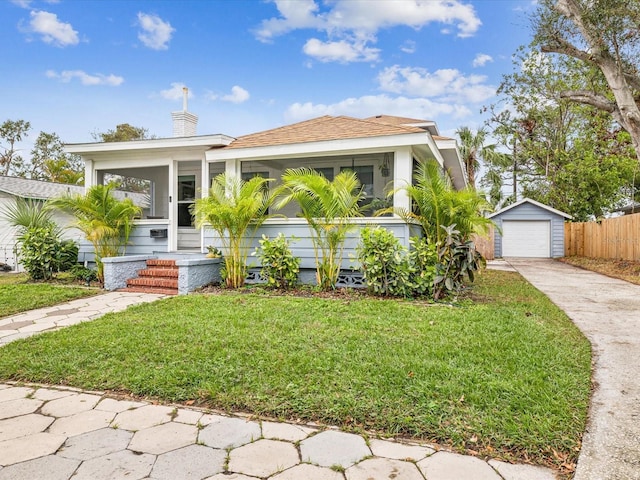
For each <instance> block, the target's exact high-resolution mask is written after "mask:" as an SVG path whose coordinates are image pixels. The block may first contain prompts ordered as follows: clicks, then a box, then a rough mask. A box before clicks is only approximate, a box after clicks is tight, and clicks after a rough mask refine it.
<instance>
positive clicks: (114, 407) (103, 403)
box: [95, 398, 147, 413]
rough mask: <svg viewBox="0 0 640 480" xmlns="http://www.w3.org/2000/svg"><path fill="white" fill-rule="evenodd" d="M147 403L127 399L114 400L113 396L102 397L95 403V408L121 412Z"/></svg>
mask: <svg viewBox="0 0 640 480" xmlns="http://www.w3.org/2000/svg"><path fill="white" fill-rule="evenodd" d="M145 405H147V404H146V403H143V402H131V401H129V400H115V399H113V398H103V399H102V400H100V403H98V405H96V407H95V409H96V410H104V411H105V412H113V413H121V412H125V411H127V410H132V409H134V408H138V407H144V406H145Z"/></svg>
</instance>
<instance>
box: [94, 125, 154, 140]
mask: <svg viewBox="0 0 640 480" xmlns="http://www.w3.org/2000/svg"><path fill="white" fill-rule="evenodd" d="M91 136H92V137H93V138H94V140H97V141H100V142H131V141H133V140H147V139H152V138H155V135H149V130H148V129H146V128H144V127H134V126H133V125H129V124H128V123H121V124H119V125H116V128H115V130H107V131H106V132H104V133H99V132H94V133H92V134H91Z"/></svg>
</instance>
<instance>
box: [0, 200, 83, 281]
mask: <svg viewBox="0 0 640 480" xmlns="http://www.w3.org/2000/svg"><path fill="white" fill-rule="evenodd" d="M1 213H2V214H3V216H4V217H5V218H6V219H7V221H8V222H9V224H10V225H12V226H14V227H16V228H17V229H18V233H19V235H18V238H17V242H18V245H19V255H20V263H21V264H22V266H23V267H24V268H25V270H26V271H27V273H28V274H29V276H30V277H31V279H33V280H49V279H51V278H52V277H53V275H54V274H55V273H57V272H62V271H66V270H68V269H70V268H71V267H72V266H73V265H74V264H75V263H76V262H77V260H78V246H77V245H76V244H75V242H73V241H71V240H63V239H62V238H61V232H60V228H59V227H58V226H57V225H56V224H55V222H54V221H53V219H52V218H51V214H50V213H49V212H48V211H47V210H45V209H44V208H43V206H42V203H41V202H37V201H31V200H25V199H23V198H17V199H16V203H15V204H14V205H10V206H7V207H5V208H4V209H3V210H2V212H1Z"/></svg>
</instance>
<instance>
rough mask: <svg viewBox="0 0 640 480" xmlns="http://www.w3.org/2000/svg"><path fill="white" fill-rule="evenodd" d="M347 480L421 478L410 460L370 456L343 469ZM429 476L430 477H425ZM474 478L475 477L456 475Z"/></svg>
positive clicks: (421, 479)
mask: <svg viewBox="0 0 640 480" xmlns="http://www.w3.org/2000/svg"><path fill="white" fill-rule="evenodd" d="M345 476H346V477H347V480H371V479H372V478H401V479H402V480H423V476H422V474H421V473H420V471H419V470H418V467H416V465H415V464H414V463H411V462H403V461H402V460H391V459H388V458H371V459H368V460H365V461H363V462H360V463H359V464H357V465H354V466H353V467H349V468H347V470H346V471H345ZM427 478H430V477H427ZM458 478H475V477H458Z"/></svg>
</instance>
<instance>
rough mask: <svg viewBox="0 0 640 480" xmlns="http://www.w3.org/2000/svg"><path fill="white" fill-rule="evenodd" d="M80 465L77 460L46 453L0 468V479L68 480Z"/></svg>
mask: <svg viewBox="0 0 640 480" xmlns="http://www.w3.org/2000/svg"><path fill="white" fill-rule="evenodd" d="M78 465H80V462H79V461H77V460H71V459H68V458H62V457H58V456H57V455H47V456H46V457H40V458H36V459H35V460H29V461H27V462H22V463H17V464H15V465H11V466H9V467H6V468H3V469H2V470H0V480H27V479H34V480H35V479H38V480H68V479H69V478H71V475H73V472H75V471H76V469H77V468H78Z"/></svg>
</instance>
